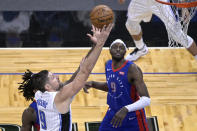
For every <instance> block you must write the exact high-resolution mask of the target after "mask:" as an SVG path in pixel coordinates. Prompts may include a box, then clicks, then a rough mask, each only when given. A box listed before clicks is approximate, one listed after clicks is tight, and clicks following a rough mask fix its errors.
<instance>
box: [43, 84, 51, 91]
mask: <svg viewBox="0 0 197 131" xmlns="http://www.w3.org/2000/svg"><path fill="white" fill-rule="evenodd" d="M44 88H45V90H46V91H49V90H50V89H51V85H50V84H48V83H46V84H45V86H44Z"/></svg>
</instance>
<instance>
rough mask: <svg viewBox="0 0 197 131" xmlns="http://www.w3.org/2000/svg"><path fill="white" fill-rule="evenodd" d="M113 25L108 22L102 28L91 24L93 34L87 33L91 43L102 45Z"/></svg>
mask: <svg viewBox="0 0 197 131" xmlns="http://www.w3.org/2000/svg"><path fill="white" fill-rule="evenodd" d="M113 25H114V24H109V25H108V26H107V27H106V26H104V27H103V28H102V29H99V28H96V27H95V26H94V25H92V32H93V35H91V34H87V35H88V36H89V37H90V39H91V41H92V42H93V43H95V44H96V45H98V46H103V45H104V44H105V41H106V40H107V38H108V36H109V34H110V32H111V29H112V27H113Z"/></svg>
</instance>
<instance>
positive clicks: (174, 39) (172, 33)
mask: <svg viewBox="0 0 197 131" xmlns="http://www.w3.org/2000/svg"><path fill="white" fill-rule="evenodd" d="M160 1H162V2H167V3H170V4H177V5H178V3H179V4H182V6H183V7H177V6H175V5H167V4H164V3H159V4H158V7H159V10H160V13H161V15H162V17H164V18H165V21H166V22H165V25H166V30H167V33H168V39H169V42H168V44H169V46H170V47H179V46H183V45H184V46H185V47H188V45H189V43H188V37H187V31H188V26H189V23H190V20H191V19H192V18H193V16H194V15H195V13H196V9H197V7H191V6H192V4H191V3H192V2H197V0H170V1H168V0H160ZM189 4H190V5H189Z"/></svg>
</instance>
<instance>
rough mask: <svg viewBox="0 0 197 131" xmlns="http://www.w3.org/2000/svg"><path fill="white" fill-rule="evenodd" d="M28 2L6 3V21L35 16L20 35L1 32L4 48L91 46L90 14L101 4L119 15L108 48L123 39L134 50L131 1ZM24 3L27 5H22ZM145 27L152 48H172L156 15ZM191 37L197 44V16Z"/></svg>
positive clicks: (47, 0) (190, 27) (0, 12)
mask: <svg viewBox="0 0 197 131" xmlns="http://www.w3.org/2000/svg"><path fill="white" fill-rule="evenodd" d="M27 1H28V0H27ZM27 1H24V0H19V1H18V3H16V2H15V3H16V4H15V5H9V3H13V1H12V0H7V1H6V2H7V4H6V5H5V3H4V6H3V7H1V6H2V5H1V6H0V7H1V8H0V10H1V11H0V15H1V16H2V19H3V21H4V22H8V23H9V22H12V21H14V20H15V19H16V18H17V17H18V16H19V14H20V12H28V13H29V14H31V15H30V16H29V17H27V19H26V21H27V22H29V27H28V28H27V29H26V30H23V31H21V32H19V33H18V32H14V31H11V32H10V31H5V30H0V47H5V48H6V47H60V48H61V47H89V46H91V42H90V41H89V39H88V37H87V36H86V34H87V33H91V32H90V29H91V23H90V20H89V14H90V10H91V9H92V8H93V7H94V6H95V5H98V4H106V5H108V6H110V7H111V8H112V9H113V10H114V13H115V27H114V28H113V30H112V32H111V34H110V36H109V38H108V40H107V42H106V45H105V46H106V47H107V46H109V44H110V43H111V42H112V41H113V40H114V39H117V38H120V39H122V40H124V41H125V43H126V44H127V45H128V46H129V47H134V43H133V40H132V38H131V37H130V35H129V33H128V31H127V29H126V27H125V22H126V19H127V6H128V3H129V0H127V1H126V3H125V4H124V5H119V4H118V3H117V0H115V1H114V0H112V1H111V0H110V1H106V0H105V1H104V0H92V1H90V0H85V1H83V2H82V1H81V0H80V1H79V0H74V1H72V2H70V1H67V0H65V1H63V0H57V1H58V3H57V1H56V3H52V1H49V0H43V1H42V2H40V1H37V0H35V1H34V2H33V3H32V1H31V2H30V1H28V2H30V3H27ZM39 2H40V3H39ZM47 2H48V3H47ZM24 3H26V6H21V4H24ZM76 3H77V4H76ZM62 4H63V5H62ZM88 4H89V5H88ZM36 5H37V6H36ZM40 10H42V11H40ZM141 25H142V30H143V37H144V41H145V43H146V44H147V45H148V46H149V47H167V46H168V37H167V32H166V29H165V26H164V24H163V23H162V22H161V21H160V20H159V19H158V18H157V17H156V16H154V15H153V17H152V20H151V21H150V22H148V23H144V22H142V23H141ZM0 26H1V20H0ZM188 34H189V35H190V36H191V37H192V38H193V39H194V40H195V41H197V35H196V34H197V15H195V16H194V18H193V19H192V20H191V22H190V25H189V29H188Z"/></svg>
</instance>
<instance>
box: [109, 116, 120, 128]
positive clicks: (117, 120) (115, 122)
mask: <svg viewBox="0 0 197 131" xmlns="http://www.w3.org/2000/svg"><path fill="white" fill-rule="evenodd" d="M111 124H112V127H115V128H117V127H120V126H121V125H122V119H121V118H119V117H117V116H114V117H113V119H112V121H111Z"/></svg>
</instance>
